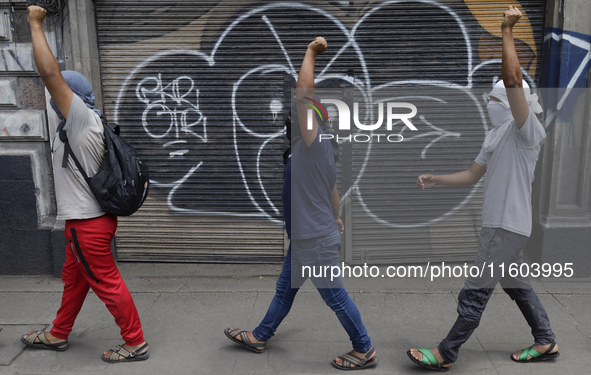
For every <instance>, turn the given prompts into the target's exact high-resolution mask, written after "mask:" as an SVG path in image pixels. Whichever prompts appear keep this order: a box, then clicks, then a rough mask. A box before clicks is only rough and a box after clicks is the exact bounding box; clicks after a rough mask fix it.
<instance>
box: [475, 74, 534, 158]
mask: <svg viewBox="0 0 591 375" xmlns="http://www.w3.org/2000/svg"><path fill="white" fill-rule="evenodd" d="M522 85H523V93H524V94H525V99H526V100H527V105H528V106H529V108H530V109H531V110H533V111H534V113H536V114H538V113H541V112H542V107H541V106H540V104H539V103H538V96H537V95H536V94H531V91H530V88H529V85H528V84H527V82H525V80H524V81H523V82H522ZM488 95H489V97H491V96H492V97H495V98H497V99H498V100H500V101H494V100H491V101H490V102H489V103H488V105H487V106H486V109H487V110H488V117H489V119H490V122H491V124H492V126H493V128H492V129H491V130H490V131H489V133H488V134H487V135H486V138H485V139H484V145H483V147H484V150H485V151H486V152H493V151H494V149H495V148H496V146H497V144H498V143H499V141H500V140H501V136H502V135H503V134H504V132H505V130H507V129H508V128H509V126H510V125H511V124H512V123H513V122H514V121H515V120H514V118H513V114H512V113H511V107H510V106H509V98H508V97H507V90H506V89H505V83H504V82H503V80H499V81H498V82H497V83H496V84H495V86H494V87H493V89H492V91H491V92H490V93H489V94H488Z"/></svg>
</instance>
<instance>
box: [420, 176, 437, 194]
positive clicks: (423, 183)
mask: <svg viewBox="0 0 591 375" xmlns="http://www.w3.org/2000/svg"><path fill="white" fill-rule="evenodd" d="M433 186H435V176H433V175H432V174H422V175H420V176H419V178H417V187H418V188H419V189H420V190H425V189H429V188H432V187H433Z"/></svg>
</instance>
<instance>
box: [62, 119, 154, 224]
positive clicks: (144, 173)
mask: <svg viewBox="0 0 591 375" xmlns="http://www.w3.org/2000/svg"><path fill="white" fill-rule="evenodd" d="M101 120H102V121H103V126H104V128H105V144H106V151H107V152H106V154H105V158H104V159H103V162H102V163H101V165H100V167H99V170H98V172H97V173H96V174H95V175H94V176H93V177H90V178H89V177H88V175H87V174H86V172H85V171H84V169H83V168H82V165H80V162H79V161H78V159H77V158H76V156H75V155H74V153H73V152H72V148H71V147H70V143H69V142H68V137H67V135H66V131H65V130H63V129H62V130H60V132H59V137H60V140H61V141H62V142H63V143H64V146H65V148H64V158H63V160H62V168H67V167H68V155H71V156H72V159H73V160H74V163H76V166H77V167H78V170H79V171H80V173H82V176H83V177H84V179H85V180H86V182H87V183H88V186H89V187H90V190H91V191H92V193H93V194H94V196H95V197H96V199H97V201H98V202H99V204H100V205H101V208H102V209H103V210H104V211H105V212H106V213H110V214H113V215H117V216H129V215H131V214H133V213H134V212H136V211H137V210H138V209H139V208H140V207H141V205H142V204H143V203H144V201H145V200H146V197H147V196H148V188H149V185H150V182H149V181H150V177H149V174H148V167H147V166H146V165H145V164H144V163H143V162H142V161H141V160H140V157H139V155H138V153H137V152H136V151H135V149H134V148H133V147H131V146H130V145H129V144H128V143H127V142H125V141H124V140H123V139H122V138H121V137H120V136H119V125H117V124H116V123H110V124H107V121H106V119H105V118H104V117H102V116H101Z"/></svg>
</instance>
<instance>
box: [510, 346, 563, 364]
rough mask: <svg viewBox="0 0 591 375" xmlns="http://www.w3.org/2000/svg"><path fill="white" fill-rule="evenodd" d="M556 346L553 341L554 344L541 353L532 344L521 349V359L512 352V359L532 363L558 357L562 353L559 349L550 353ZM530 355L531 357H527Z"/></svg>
mask: <svg viewBox="0 0 591 375" xmlns="http://www.w3.org/2000/svg"><path fill="white" fill-rule="evenodd" d="M555 346H556V343H555V342H553V343H552V345H550V347H549V348H548V350H546V351H545V352H544V353H540V352H538V351H537V350H535V349H534V348H532V347H531V346H530V347H529V348H525V349H523V350H522V351H521V354H519V359H515V358H513V354H511V360H513V361H514V362H519V363H530V362H540V361H548V360H551V359H556V358H558V356H560V353H559V352H558V351H556V352H554V353H550V352H551V351H552V349H554V347H555ZM528 356H529V357H531V358H530V359H527V357H528Z"/></svg>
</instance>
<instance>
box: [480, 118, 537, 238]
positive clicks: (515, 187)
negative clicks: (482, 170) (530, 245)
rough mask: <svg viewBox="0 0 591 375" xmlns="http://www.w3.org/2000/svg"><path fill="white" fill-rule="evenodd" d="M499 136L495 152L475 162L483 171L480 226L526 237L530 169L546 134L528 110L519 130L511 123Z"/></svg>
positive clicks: (529, 217)
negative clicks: (482, 201) (484, 173)
mask: <svg viewBox="0 0 591 375" xmlns="http://www.w3.org/2000/svg"><path fill="white" fill-rule="evenodd" d="M499 136H500V137H501V139H500V140H499V143H498V144H497V146H496V147H495V149H494V150H493V151H492V152H486V151H485V150H484V148H482V149H481V150H480V154H478V157H476V160H475V162H476V163H478V164H479V165H481V166H483V167H486V175H485V180H484V207H483V210H482V226H483V227H491V228H503V229H506V230H508V231H511V232H515V233H517V234H521V235H523V236H527V237H529V236H530V234H531V228H532V208H531V192H532V182H533V180H534V169H535V167H536V162H537V160H538V154H539V153H540V149H541V148H542V145H543V143H544V139H545V138H546V132H545V130H544V127H543V125H542V124H541V123H540V121H539V120H538V118H537V117H536V114H535V113H534V112H533V111H532V110H531V109H530V111H529V116H528V117H527V120H526V121H525V123H524V124H523V126H522V127H521V129H519V128H518V127H517V125H516V124H515V122H513V123H512V124H511V125H509V126H508V127H507V128H506V130H505V131H504V133H503V134H500V135H499Z"/></svg>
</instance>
